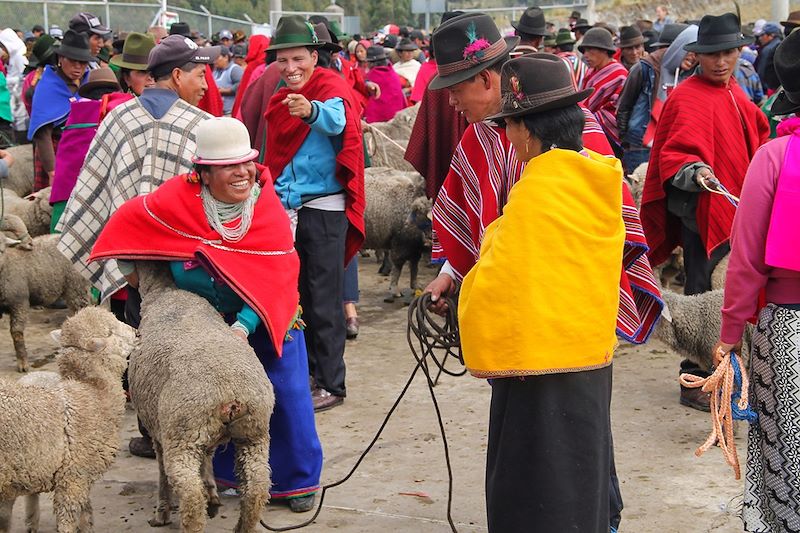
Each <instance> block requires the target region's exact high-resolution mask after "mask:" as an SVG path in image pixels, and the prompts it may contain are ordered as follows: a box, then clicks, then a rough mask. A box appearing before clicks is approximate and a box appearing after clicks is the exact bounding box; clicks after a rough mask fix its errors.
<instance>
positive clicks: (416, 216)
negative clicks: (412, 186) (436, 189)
mask: <svg viewBox="0 0 800 533" xmlns="http://www.w3.org/2000/svg"><path fill="white" fill-rule="evenodd" d="M432 207H433V205H432V202H431V201H430V200H429V199H428V198H425V197H424V196H420V197H418V198H416V199H414V201H413V202H411V211H410V213H409V214H408V218H407V219H406V224H411V225H413V226H415V227H416V228H417V229H418V230H420V231H421V232H422V235H423V242H424V244H425V246H427V247H430V246H431V243H432V238H433V237H432V234H433V224H432V223H431V221H432V217H431V208H432Z"/></svg>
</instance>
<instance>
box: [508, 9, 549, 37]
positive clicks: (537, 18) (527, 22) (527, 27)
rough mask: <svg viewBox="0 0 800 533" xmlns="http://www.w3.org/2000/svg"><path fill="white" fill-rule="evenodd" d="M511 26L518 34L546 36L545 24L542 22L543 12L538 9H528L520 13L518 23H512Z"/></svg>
mask: <svg viewBox="0 0 800 533" xmlns="http://www.w3.org/2000/svg"><path fill="white" fill-rule="evenodd" d="M511 25H512V26H513V27H514V29H515V30H517V31H518V32H520V33H527V34H528V35H540V36H542V37H544V36H546V35H547V33H548V32H547V23H546V22H545V20H544V11H542V10H541V9H540V8H538V7H529V8H528V9H526V10H525V11H523V12H522V16H521V17H519V22H512V23H511Z"/></svg>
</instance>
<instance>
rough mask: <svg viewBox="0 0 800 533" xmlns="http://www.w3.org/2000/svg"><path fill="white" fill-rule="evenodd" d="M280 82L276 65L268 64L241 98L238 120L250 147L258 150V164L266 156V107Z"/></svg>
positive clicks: (262, 161)
mask: <svg viewBox="0 0 800 533" xmlns="http://www.w3.org/2000/svg"><path fill="white" fill-rule="evenodd" d="M280 81H281V74H280V72H279V71H278V64H277V63H270V64H269V65H267V67H266V68H265V70H264V72H263V73H262V74H261V76H259V77H258V78H256V79H254V80H253V81H251V82H250V85H249V86H248V87H247V89H246V90H245V92H244V96H243V97H242V107H241V108H240V109H239V115H240V116H238V117H236V118H238V119H239V120H241V121H242V122H243V123H244V125H245V126H247V131H248V132H249V133H250V146H252V147H253V148H255V149H256V150H258V162H259V163H264V161H265V158H266V155H267V119H266V117H265V114H266V110H267V106H268V105H269V100H270V98H272V95H273V94H275V90H276V89H277V87H278V84H279V83H280Z"/></svg>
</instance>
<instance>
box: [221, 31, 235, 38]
mask: <svg viewBox="0 0 800 533" xmlns="http://www.w3.org/2000/svg"><path fill="white" fill-rule="evenodd" d="M219 38H220V40H222V39H233V34H232V33H231V31H230V30H222V31H221V32H219Z"/></svg>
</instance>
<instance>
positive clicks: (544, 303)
mask: <svg viewBox="0 0 800 533" xmlns="http://www.w3.org/2000/svg"><path fill="white" fill-rule="evenodd" d="M621 183H622V167H621V165H620V163H619V161H618V160H617V159H614V158H608V157H604V156H601V155H599V154H596V153H594V152H589V157H586V156H585V155H582V154H580V153H578V152H575V151H572V150H561V149H553V150H550V151H548V152H545V153H544V154H542V155H540V156H538V157H536V158H534V159H532V160H530V161H529V162H528V164H527V166H526V167H525V171H524V172H523V174H522V177H521V178H520V180H519V182H517V184H516V185H514V187H513V189H512V190H511V193H510V194H509V198H508V203H507V204H506V206H505V208H504V210H503V215H502V216H501V217H499V218H498V219H497V220H495V221H494V222H493V223H492V224H490V225H489V227H487V228H486V233H485V235H484V237H483V242H482V244H481V254H480V259H479V260H478V262H477V263H476V265H475V266H474V267H473V268H472V270H470V271H469V273H468V274H467V276H466V277H465V278H464V282H463V285H462V287H461V296H460V298H459V307H458V318H459V328H460V330H461V346H462V353H463V355H464V361H465V363H466V365H467V368H468V369H469V371H470V372H471V373H472V374H473V375H474V376H476V377H502V376H524V375H537V374H548V373H557V372H575V371H581V370H591V369H595V368H600V367H603V366H606V365H608V364H610V363H611V358H612V356H613V353H614V348H615V346H616V342H617V340H616V333H615V328H616V320H617V309H618V306H619V282H620V273H621V265H622V251H623V246H624V239H625V226H624V223H623V221H622V194H621V190H622V189H621Z"/></svg>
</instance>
